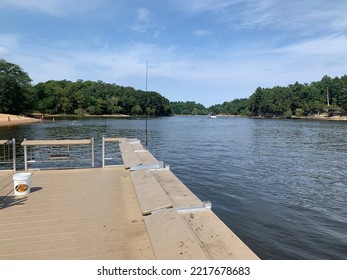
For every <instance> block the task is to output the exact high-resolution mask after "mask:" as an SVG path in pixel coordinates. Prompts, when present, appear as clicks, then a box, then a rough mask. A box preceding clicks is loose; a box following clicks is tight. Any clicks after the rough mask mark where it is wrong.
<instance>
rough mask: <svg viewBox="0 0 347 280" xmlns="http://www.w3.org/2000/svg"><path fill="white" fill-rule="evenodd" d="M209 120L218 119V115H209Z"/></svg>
mask: <svg viewBox="0 0 347 280" xmlns="http://www.w3.org/2000/svg"><path fill="white" fill-rule="evenodd" d="M208 118H209V119H216V118H217V116H216V114H213V113H209V114H208Z"/></svg>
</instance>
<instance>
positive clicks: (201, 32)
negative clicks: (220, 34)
mask: <svg viewBox="0 0 347 280" xmlns="http://www.w3.org/2000/svg"><path fill="white" fill-rule="evenodd" d="M194 34H195V35H197V36H202V37H203V36H208V35H211V34H212V31H211V30H206V29H199V30H196V31H195V32H194Z"/></svg>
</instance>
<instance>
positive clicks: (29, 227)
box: [0, 167, 154, 259]
mask: <svg viewBox="0 0 347 280" xmlns="http://www.w3.org/2000/svg"><path fill="white" fill-rule="evenodd" d="M129 173H130V172H129V171H128V170H125V169H124V167H110V168H106V169H102V168H90V169H78V170H76V169H72V170H42V171H36V172H35V173H34V174H33V176H32V192H31V193H30V194H29V195H28V196H24V197H15V196H13V194H11V195H8V196H6V197H5V198H4V199H3V200H2V202H3V204H2V208H1V211H0V259H106V258H107V259H153V258H154V254H153V251H152V247H151V244H150V241H149V237H148V234H147V230H146V227H145V224H144V219H143V216H142V213H141V211H140V207H139V204H138V202H137V198H136V194H135V192H134V189H133V186H132V182H131V178H130V175H129Z"/></svg>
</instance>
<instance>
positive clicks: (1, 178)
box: [0, 171, 14, 209]
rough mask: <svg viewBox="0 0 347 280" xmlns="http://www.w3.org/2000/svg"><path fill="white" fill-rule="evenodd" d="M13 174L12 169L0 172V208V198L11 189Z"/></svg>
mask: <svg viewBox="0 0 347 280" xmlns="http://www.w3.org/2000/svg"><path fill="white" fill-rule="evenodd" d="M13 174H14V173H13V172H12V171H1V172H0V209H1V200H2V199H3V198H4V197H6V196H7V195H8V194H10V193H11V192H12V191H13Z"/></svg>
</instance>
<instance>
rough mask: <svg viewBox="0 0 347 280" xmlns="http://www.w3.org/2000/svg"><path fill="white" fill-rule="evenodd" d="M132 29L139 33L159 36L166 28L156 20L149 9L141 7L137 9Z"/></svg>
mask: <svg viewBox="0 0 347 280" xmlns="http://www.w3.org/2000/svg"><path fill="white" fill-rule="evenodd" d="M131 30H132V31H135V32H139V33H147V34H150V35H151V36H152V37H154V38H157V37H159V36H160V34H161V32H162V31H163V30H164V27H163V26H161V25H159V24H158V23H157V22H156V21H155V20H154V18H153V17H152V14H151V11H150V10H149V9H147V8H139V9H137V11H136V19H135V22H134V23H133V24H132V26H131Z"/></svg>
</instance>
